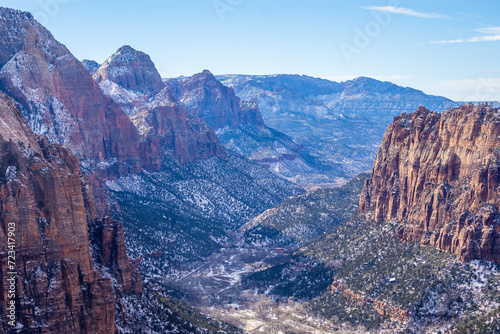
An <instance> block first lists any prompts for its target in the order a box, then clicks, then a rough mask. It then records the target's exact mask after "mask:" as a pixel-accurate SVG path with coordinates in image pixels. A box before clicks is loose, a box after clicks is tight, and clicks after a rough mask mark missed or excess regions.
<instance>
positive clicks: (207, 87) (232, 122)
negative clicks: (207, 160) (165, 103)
mask: <svg viewBox="0 0 500 334" xmlns="http://www.w3.org/2000/svg"><path fill="white" fill-rule="evenodd" d="M166 85H167V86H169V87H170V88H172V91H173V92H174V94H175V96H176V97H177V98H178V99H179V100H180V101H181V102H182V103H184V104H185V105H186V106H187V107H188V108H189V110H190V111H191V112H194V113H196V114H197V115H198V116H199V117H201V118H202V119H203V120H204V121H205V122H207V123H208V125H210V126H211V127H212V128H214V129H215V130H217V129H220V128H224V127H225V126H229V127H234V128H237V127H239V126H240V125H243V124H250V125H254V126H257V127H263V126H264V121H263V120H262V115H261V114H260V112H259V108H258V106H257V103H256V102H255V101H254V100H251V101H241V100H240V98H239V97H237V96H236V95H235V94H234V90H233V89H232V88H229V87H226V86H224V85H223V84H222V83H220V82H219V81H218V80H217V79H216V78H215V77H214V76H213V74H212V73H210V71H208V70H205V71H203V72H201V73H198V74H195V75H193V76H192V77H191V78H188V79H186V80H182V81H180V80H178V79H170V80H168V81H167V82H166Z"/></svg>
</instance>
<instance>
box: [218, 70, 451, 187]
mask: <svg viewBox="0 0 500 334" xmlns="http://www.w3.org/2000/svg"><path fill="white" fill-rule="evenodd" d="M217 78H218V79H219V80H220V81H221V82H222V83H223V84H224V85H226V86H229V87H232V88H233V89H234V90H235V93H236V95H238V96H239V97H241V98H242V99H255V100H256V101H257V104H258V106H259V109H260V112H261V114H262V117H263V119H264V122H265V123H266V125H268V126H269V127H271V128H274V129H276V130H278V131H280V132H283V133H285V134H287V135H289V136H290V137H292V138H293V140H295V141H296V142H298V143H299V144H301V145H303V146H304V149H305V150H307V151H308V152H309V153H310V154H311V155H312V156H314V157H318V161H319V162H321V164H322V165H325V166H329V168H326V169H325V168H324V169H322V174H321V176H322V177H323V180H321V178H320V177H319V176H317V177H313V178H310V177H307V176H306V175H307V174H305V173H304V174H299V176H298V177H297V178H296V179H297V180H298V182H299V183H304V184H306V185H307V184H312V183H336V182H337V181H342V180H343V179H347V178H350V177H353V176H355V175H357V174H359V173H360V172H364V171H368V170H369V169H370V168H371V165H372V163H373V159H374V158H375V154H376V152H377V150H378V147H379V145H380V143H381V141H382V136H383V134H384V131H385V129H386V127H387V125H388V124H389V123H390V122H392V120H393V118H394V117H395V116H397V115H399V114H401V113H403V112H413V111H415V110H416V109H417V108H418V107H419V106H425V107H426V108H428V109H430V110H434V111H438V112H442V111H444V110H447V109H449V108H452V107H457V106H458V105H459V104H458V103H456V102H453V101H451V100H449V99H447V98H444V97H439V96H432V95H427V94H424V93H423V92H421V91H419V90H416V89H412V88H405V87H401V86H397V85H395V84H393V83H390V82H382V81H378V80H375V79H371V78H367V77H359V78H356V79H354V80H349V81H346V82H340V83H339V82H333V81H329V80H325V79H319V78H313V77H308V76H300V75H261V76H253V75H220V76H217Z"/></svg>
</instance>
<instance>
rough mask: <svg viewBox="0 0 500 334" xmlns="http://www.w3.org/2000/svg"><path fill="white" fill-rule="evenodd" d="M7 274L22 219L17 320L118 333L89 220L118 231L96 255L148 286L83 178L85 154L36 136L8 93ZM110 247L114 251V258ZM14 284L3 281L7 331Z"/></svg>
mask: <svg viewBox="0 0 500 334" xmlns="http://www.w3.org/2000/svg"><path fill="white" fill-rule="evenodd" d="M0 157H1V160H0V162H1V163H0V175H1V178H0V211H1V212H2V215H1V217H0V226H1V228H0V240H1V242H0V249H1V253H0V254H1V255H0V278H1V280H2V281H3V282H5V279H6V278H8V277H10V275H9V274H8V272H10V271H12V270H10V268H9V267H8V266H7V264H8V262H7V250H8V244H7V236H6V231H8V226H10V225H9V224H12V223H14V224H15V226H16V236H15V241H16V265H17V272H18V275H17V280H16V299H15V301H16V308H17V310H18V313H17V318H16V321H17V322H19V323H20V324H22V326H23V329H24V330H26V331H29V330H32V331H35V330H36V331H37V332H38V331H41V333H89V334H90V333H114V332H115V299H114V291H113V285H112V280H111V279H110V278H104V276H103V273H102V271H101V270H100V269H99V268H97V269H95V268H94V263H93V259H92V257H91V252H90V248H89V232H88V223H91V224H92V226H96V227H100V228H101V229H103V230H106V231H108V232H107V234H108V235H109V234H112V235H113V237H112V238H109V237H108V238H103V242H102V245H103V246H102V247H99V248H97V247H94V248H96V249H98V250H99V251H95V252H94V255H95V256H97V257H101V258H108V261H107V262H106V263H105V264H104V265H105V266H107V267H109V268H111V269H112V270H113V271H114V272H116V273H117V274H120V275H116V277H117V279H118V281H119V283H121V285H120V286H115V289H116V291H117V292H120V293H132V292H140V291H141V282H140V278H139V277H138V274H137V273H136V272H135V269H134V268H133V267H132V265H131V262H130V260H129V258H128V257H127V255H126V253H125V249H124V239H123V232H122V229H121V226H119V225H117V223H114V222H110V221H109V220H99V219H97V213H96V210H95V202H94V201H93V197H92V196H93V191H92V189H91V186H90V184H88V183H86V182H84V181H83V180H82V179H81V178H80V171H79V166H78V159H77V157H75V156H74V155H73V154H72V153H71V152H69V151H68V150H67V149H65V148H63V147H62V146H60V145H59V144H49V143H48V142H47V139H46V138H45V137H43V136H36V135H35V134H34V133H33V132H32V130H31V129H30V127H29V125H28V124H27V122H26V120H25V119H24V118H23V116H22V115H21V113H20V112H19V111H18V110H17V109H16V107H15V105H14V103H13V101H12V100H11V99H10V98H8V97H7V96H6V95H4V94H1V95H0ZM108 253H112V254H114V255H113V256H112V257H109V256H107V254H108ZM9 301H10V300H9V299H8V295H7V290H6V286H5V285H4V284H2V285H1V286H0V303H1V304H2V310H3V311H2V314H1V315H0V318H1V319H2V321H1V322H0V331H1V332H2V333H7V332H8V331H9V330H10V328H11V327H10V326H9V325H8V324H7V322H6V321H5V320H6V314H5V313H4V312H5V309H6V307H7V303H8V302H9Z"/></svg>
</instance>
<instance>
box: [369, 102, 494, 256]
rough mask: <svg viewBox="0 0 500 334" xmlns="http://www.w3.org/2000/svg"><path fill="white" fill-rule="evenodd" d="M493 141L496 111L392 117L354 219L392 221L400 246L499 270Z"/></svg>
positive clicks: (465, 110) (479, 108)
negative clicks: (417, 246) (412, 244)
mask: <svg viewBox="0 0 500 334" xmlns="http://www.w3.org/2000/svg"><path fill="white" fill-rule="evenodd" d="M499 138H500V111H499V109H493V108H491V107H489V106H486V105H480V106H473V105H465V106H462V107H460V108H457V109H451V110H448V111H446V112H444V113H443V114H442V115H441V114H439V113H436V112H430V111H428V110H426V109H425V108H422V107H421V108H419V109H418V110H417V111H416V112H415V113H413V114H409V115H407V114H403V115H401V116H398V117H395V119H394V122H393V123H392V124H391V125H389V127H388V128H387V131H386V133H385V135H384V139H383V141H382V145H381V148H380V150H379V152H378V154H377V158H376V160H375V163H374V166H373V169H372V172H371V178H370V179H368V180H367V181H366V182H365V185H364V188H363V192H362V195H361V198H360V206H359V212H360V213H364V212H368V211H373V212H374V213H373V217H374V219H376V220H377V221H384V220H388V219H391V218H393V217H396V218H397V219H398V220H400V221H401V223H402V224H401V227H400V229H399V232H398V236H399V238H400V239H401V240H403V241H416V242H420V243H421V244H423V245H432V246H435V247H437V248H439V249H441V250H444V251H447V252H451V253H454V254H457V255H459V256H460V257H461V259H462V260H470V259H485V260H491V261H496V262H500V214H499V212H498V208H499V205H500V187H499V186H500V165H499V158H500V140H499Z"/></svg>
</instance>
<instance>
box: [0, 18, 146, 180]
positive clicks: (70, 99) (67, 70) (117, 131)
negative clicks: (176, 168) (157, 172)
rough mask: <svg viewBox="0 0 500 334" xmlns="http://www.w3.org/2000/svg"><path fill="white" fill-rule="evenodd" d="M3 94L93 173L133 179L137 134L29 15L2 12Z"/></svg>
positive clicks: (0, 78) (0, 70)
mask: <svg viewBox="0 0 500 334" xmlns="http://www.w3.org/2000/svg"><path fill="white" fill-rule="evenodd" d="M0 45H2V47H1V48H0V90H2V91H4V92H6V93H7V94H8V95H9V96H11V97H12V98H13V99H14V101H15V102H16V103H17V104H18V106H19V107H20V110H21V112H22V114H23V115H24V117H25V118H26V119H27V120H28V123H29V124H30V126H31V127H32V129H33V130H34V131H35V133H37V134H43V135H45V136H47V138H48V139H49V142H51V143H53V142H57V143H60V144H63V145H65V146H68V147H69V148H70V149H71V150H72V151H73V152H74V153H75V154H76V155H77V156H78V157H80V158H81V159H84V160H85V161H87V163H88V164H89V166H90V167H92V166H95V165H96V164H99V163H104V165H105V166H108V168H106V173H110V174H113V175H115V176H116V175H120V174H123V173H125V174H126V173H135V172H138V171H139V170H140V165H139V140H140V138H139V133H138V131H137V129H136V128H135V127H134V125H133V124H132V122H131V121H130V119H129V118H128V117H127V115H126V114H125V113H124V112H123V111H122V110H121V108H120V107H119V106H118V105H117V104H116V103H115V102H113V101H112V100H111V99H110V98H108V97H107V96H105V95H104V94H103V93H102V91H101V89H100V88H99V86H98V84H97V83H96V82H95V81H94V80H93V79H92V77H91V75H90V74H89V73H88V72H87V70H86V69H85V67H84V66H83V65H82V64H81V63H80V62H79V61H78V60H77V59H76V58H75V57H74V56H73V55H72V54H71V53H70V52H69V51H68V49H67V48H66V47H65V46H64V45H62V44H60V43H59V42H57V41H56V40H55V39H54V37H53V36H52V35H51V33H50V32H49V31H48V30H47V29H45V28H44V27H43V26H42V25H40V24H39V23H38V22H36V21H35V20H34V18H33V16H32V15H31V14H29V13H25V12H20V11H17V10H12V9H8V8H0Z"/></svg>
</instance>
